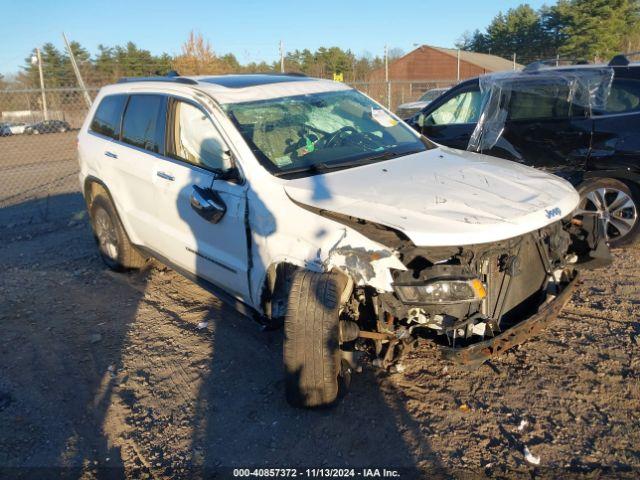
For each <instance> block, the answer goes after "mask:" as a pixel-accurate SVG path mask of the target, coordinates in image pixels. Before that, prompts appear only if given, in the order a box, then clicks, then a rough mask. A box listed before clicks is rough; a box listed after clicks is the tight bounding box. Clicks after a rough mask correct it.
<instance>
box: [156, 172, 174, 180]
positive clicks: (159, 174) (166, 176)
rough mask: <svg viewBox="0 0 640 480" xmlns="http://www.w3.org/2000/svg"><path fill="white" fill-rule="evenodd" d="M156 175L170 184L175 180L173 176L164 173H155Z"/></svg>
mask: <svg viewBox="0 0 640 480" xmlns="http://www.w3.org/2000/svg"><path fill="white" fill-rule="evenodd" d="M156 175H158V176H159V177H160V178H164V179H165V180H169V181H170V182H173V181H174V180H175V177H174V176H173V175H170V174H168V173H166V172H156Z"/></svg>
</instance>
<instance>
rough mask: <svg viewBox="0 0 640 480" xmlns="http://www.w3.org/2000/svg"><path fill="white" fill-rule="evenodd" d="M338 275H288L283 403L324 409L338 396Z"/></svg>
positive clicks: (306, 271) (300, 272) (339, 367)
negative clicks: (285, 398)
mask: <svg viewBox="0 0 640 480" xmlns="http://www.w3.org/2000/svg"><path fill="white" fill-rule="evenodd" d="M340 283H341V282H340V280H339V277H338V275H333V274H328V273H317V272H311V271H308V270H300V271H297V272H295V273H294V274H293V280H292V283H291V292H290V295H289V301H288V306H287V314H286V317H285V322H284V334H285V336H284V367H285V384H286V395H287V401H288V402H289V403H290V404H291V405H293V406H295V407H306V408H313V407H325V406H330V405H332V404H334V403H335V401H336V399H337V397H338V390H339V388H338V383H339V382H338V376H339V374H340V371H341V355H340V333H339V328H338V326H339V324H338V317H339V308H340V294H341V292H342V290H341V285H340Z"/></svg>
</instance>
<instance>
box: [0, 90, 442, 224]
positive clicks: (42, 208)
mask: <svg viewBox="0 0 640 480" xmlns="http://www.w3.org/2000/svg"><path fill="white" fill-rule="evenodd" d="M453 84H455V80H442V81H422V82H408V81H392V82H355V83H351V84H350V85H352V86H353V87H355V88H357V89H359V90H361V91H362V92H364V93H365V94H367V95H369V96H370V97H372V98H374V99H375V100H377V101H378V102H380V103H382V104H383V105H391V108H392V110H395V109H396V108H397V106H398V105H400V104H402V103H405V102H409V101H413V100H416V99H418V98H419V97H420V96H421V95H422V94H423V93H424V92H425V91H427V90H429V89H432V88H441V87H447V86H450V85H453ZM98 90H99V88H98V87H93V88H89V89H88V93H89V97H90V98H91V99H93V98H95V96H96V94H97V92H98ZM88 108H89V106H88V102H87V99H86V96H85V94H84V91H83V90H81V89H79V88H52V89H45V90H44V92H43V91H42V90H41V89H37V88H35V89H22V90H0V176H1V178H2V181H1V182H0V228H16V227H19V226H20V225H23V224H25V223H34V222H43V223H46V222H51V221H54V220H55V219H60V218H62V217H64V216H62V217H61V215H62V214H61V212H62V210H64V208H63V206H61V205H62V204H64V205H68V204H69V202H71V203H72V204H73V205H74V206H75V207H77V209H78V210H81V209H82V199H81V196H80V188H79V183H78V163H77V159H76V139H77V134H78V129H79V128H80V126H81V125H82V122H83V121H84V118H85V116H86V115H87V111H88ZM75 207H74V208H75ZM66 211H67V213H68V211H69V209H68V208H67V209H66ZM65 218H66V217H65Z"/></svg>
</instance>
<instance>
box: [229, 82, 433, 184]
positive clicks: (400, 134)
mask: <svg viewBox="0 0 640 480" xmlns="http://www.w3.org/2000/svg"><path fill="white" fill-rule="evenodd" d="M224 109H225V111H226V112H227V114H228V115H229V116H230V117H231V119H232V121H233V122H234V123H235V124H236V125H237V127H238V129H239V130H240V133H241V134H242V136H243V137H244V139H245V141H246V142H247V143H248V144H249V146H250V147H251V148H252V150H253V152H254V153H255V154H256V155H257V157H258V159H260V161H261V162H262V164H263V165H264V166H265V167H266V168H267V169H268V170H269V171H271V172H273V173H274V174H276V175H280V174H292V173H304V172H322V171H327V170H331V169H338V168H346V167H350V166H354V165H361V164H365V163H370V162H373V161H379V160H386V159H389V158H393V157H398V156H402V155H408V154H410V153H416V152H420V151H423V150H426V149H427V148H429V147H428V145H427V144H426V143H425V141H423V140H421V139H420V137H419V136H417V135H416V134H415V133H413V132H412V131H411V129H410V128H409V127H407V126H406V125H405V124H403V123H402V122H399V121H398V120H396V119H395V118H394V117H392V116H391V115H389V114H388V113H387V112H386V111H385V110H383V109H382V108H380V106H379V105H378V104H376V103H374V102H373V101H371V100H369V99H368V98H367V97H366V96H364V95H362V94H360V93H358V92H356V91H352V90H347V91H339V92H328V93H315V94H309V95H299V96H295V97H287V98H284V99H283V98H277V99H273V100H260V101H254V102H246V103H240V104H227V105H225V106H224Z"/></svg>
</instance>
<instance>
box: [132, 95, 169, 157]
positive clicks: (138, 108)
mask: <svg viewBox="0 0 640 480" xmlns="http://www.w3.org/2000/svg"><path fill="white" fill-rule="evenodd" d="M166 103H167V99H166V97H164V96H162V95H146V94H136V95H131V96H130V98H129V103H128V104H127V108H126V110H125V112H124V120H123V121H122V141H123V142H125V143H128V144H130V145H133V146H135V147H139V148H144V149H145V150H149V151H150V152H154V153H164V130H165V123H166V121H165V119H166Z"/></svg>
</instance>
